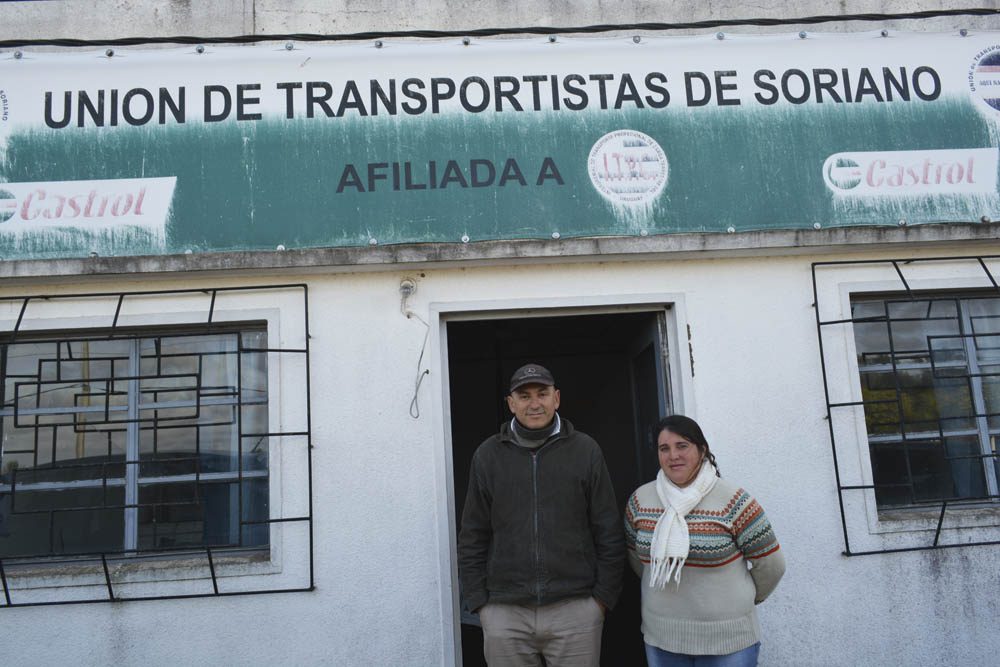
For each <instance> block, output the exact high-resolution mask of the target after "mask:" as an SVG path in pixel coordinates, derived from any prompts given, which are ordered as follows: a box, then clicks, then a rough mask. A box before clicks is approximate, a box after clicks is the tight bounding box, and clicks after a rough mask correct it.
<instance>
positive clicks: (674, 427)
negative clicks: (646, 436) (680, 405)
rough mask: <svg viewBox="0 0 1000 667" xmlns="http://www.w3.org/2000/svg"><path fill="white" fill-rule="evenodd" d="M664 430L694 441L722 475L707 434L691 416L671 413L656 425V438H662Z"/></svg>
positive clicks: (700, 451)
mask: <svg viewBox="0 0 1000 667" xmlns="http://www.w3.org/2000/svg"><path fill="white" fill-rule="evenodd" d="M664 431H670V432H671V433H674V434H676V435H679V436H681V437H682V438H684V439H685V440H687V441H688V442H691V443H694V445H695V446H696V447H697V448H698V452H699V453H701V455H702V456H703V457H704V458H706V459H708V462H709V463H711V464H712V466H713V467H714V468H715V474H716V475H717V476H719V477H722V475H721V474H720V473H719V464H718V463H716V462H715V454H713V453H712V450H711V449H709V448H708V440H706V439H705V434H704V433H702V432H701V427H700V426H698V422H696V421H695V420H693V419H691V418H690V417H685V416H684V415H670V416H669V417H667V418H665V419H662V420H661V421H660V423H659V424H658V425H657V427H656V439H657V440H659V439H660V434H661V433H663V432H664Z"/></svg>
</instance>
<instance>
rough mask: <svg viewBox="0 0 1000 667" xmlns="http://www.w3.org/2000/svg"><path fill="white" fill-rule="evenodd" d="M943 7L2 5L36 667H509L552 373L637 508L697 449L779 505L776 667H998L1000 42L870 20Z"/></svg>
mask: <svg viewBox="0 0 1000 667" xmlns="http://www.w3.org/2000/svg"><path fill="white" fill-rule="evenodd" d="M926 4H927V3H924V4H921V5H920V7H919V8H914V6H913V5H914V3H904V2H899V3H891V2H884V3H864V2H859V3H846V6H845V8H844V11H845V12H846V13H845V17H847V18H845V20H842V21H835V22H826V23H823V24H821V25H817V26H813V25H807V24H804V23H802V24H798V23H794V24H793V23H789V24H786V25H779V26H757V25H752V24H749V23H747V24H744V25H737V26H731V27H730V26H718V25H711V26H709V25H705V26H703V27H692V28H687V29H685V30H683V31H674V30H666V29H665V30H652V29H645V30H643V29H639V28H626V29H622V30H618V31H607V32H601V33H598V34H588V35H584V34H579V33H576V34H567V33H563V32H560V31H558V30H552V31H551V35H552V37H551V38H550V37H549V35H548V34H544V30H543V29H544V28H545V27H547V26H549V27H551V26H585V25H597V24H614V25H618V26H622V25H623V24H626V23H628V24H631V23H648V22H651V21H664V22H666V21H668V20H669V21H670V22H672V23H680V22H682V21H684V22H687V21H698V20H703V19H704V20H718V19H745V18H774V19H790V18H796V17H803V16H812V15H819V14H825V13H828V9H827V5H825V4H824V3H815V2H810V3H795V4H794V5H793V4H792V3H775V5H774V7H769V8H766V10H761V9H759V8H753V9H748V8H745V7H743V6H742V5H740V4H739V3H729V4H727V5H726V6H724V7H721V8H716V6H715V5H713V8H712V9H704V10H703V9H702V8H701V7H699V6H698V5H697V3H688V4H683V5H680V6H678V7H676V8H675V10H674V9H672V10H671V13H670V15H669V17H665V16H664V14H663V13H662V10H660V9H659V8H658V7H659V6H658V5H656V6H653V5H650V4H647V3H640V2H634V3H625V4H624V5H623V6H620V7H619V6H616V7H614V8H605V7H604V6H603V5H600V6H599V5H597V4H595V5H594V6H588V7H586V8H577V7H573V6H571V5H569V4H564V3H541V4H539V3H515V4H514V5H513V6H512V7H507V6H505V5H502V4H501V3H492V4H488V5H484V6H480V7H479V8H478V9H477V10H476V11H475V13H465V12H466V10H464V9H463V8H462V7H460V5H461V3H450V2H441V3H434V4H432V5H428V6H419V7H418V6H417V5H413V4H412V3H407V6H406V7H398V6H395V5H392V6H390V5H389V3H386V4H385V6H381V7H378V6H376V7H374V8H373V7H372V6H371V5H365V7H364V8H363V9H362V8H360V7H356V6H354V3H351V2H345V3H340V5H338V6H336V7H333V8H331V7H329V6H328V5H327V4H326V3H313V2H297V3H269V2H222V3H155V2H146V3H117V5H118V6H115V7H113V8H111V9H109V8H108V7H106V6H105V5H106V3H98V2H92V3H66V2H14V3H3V4H0V93H2V94H3V101H4V108H3V113H4V116H3V122H2V123H0V247H2V248H3V251H2V252H0V254H3V255H4V258H3V260H4V261H2V262H0V276H2V278H3V281H2V282H0V332H3V334H2V335H3V338H2V339H0V344H2V347H3V352H2V354H3V358H2V367H0V373H2V374H3V376H4V384H3V396H2V398H3V401H2V406H0V419H2V432H3V441H2V457H3V458H2V468H0V575H2V582H3V586H2V588H3V597H0V614H2V627H3V633H2V634H3V638H4V641H3V647H4V648H3V654H4V656H5V659H6V660H8V661H9V662H10V663H11V664H14V663H15V661H16V664H21V665H35V664H38V665H42V664H51V663H54V662H56V661H63V660H67V659H69V660H74V661H76V662H78V663H81V664H87V665H98V664H109V663H113V662H114V663H122V664H133V663H140V662H145V663H149V664H173V663H176V662H179V661H184V662H188V663H192V664H268V663H271V664H275V663H279V664H313V663H318V664H331V665H368V664H380V665H381V664H387V665H394V664H414V665H451V664H459V663H462V662H464V664H479V663H478V662H477V661H478V660H479V659H480V657H481V656H479V653H478V651H479V648H478V646H477V644H476V642H477V638H476V629H475V627H474V625H468V624H464V623H463V618H464V619H465V620H469V617H468V616H467V615H466V616H465V617H463V613H462V605H461V599H460V591H459V589H458V583H457V566H456V559H455V538H456V534H457V531H458V529H459V520H458V516H459V515H460V509H461V506H462V503H463V494H464V489H465V486H466V484H467V473H468V464H469V461H470V458H471V455H472V452H473V451H474V449H475V447H476V445H477V444H478V443H479V442H480V441H481V440H482V439H484V438H485V437H487V436H488V435H489V434H491V433H492V432H493V431H494V429H495V428H496V427H497V425H498V424H499V423H500V421H501V420H502V419H503V418H504V416H505V407H504V405H503V403H502V397H503V394H504V390H505V387H506V382H507V379H508V378H509V376H510V373H511V372H512V371H513V370H514V369H515V368H516V367H518V366H519V365H521V364H522V363H525V362H527V361H531V360H535V361H539V362H540V363H544V364H545V365H547V366H548V367H550V368H551V369H552V370H553V372H554V374H555V376H556V379H557V381H558V382H559V385H560V388H561V391H562V402H563V405H562V407H561V411H560V412H561V414H562V415H563V416H564V417H565V418H567V419H570V420H571V421H572V422H573V423H574V424H575V425H576V427H577V428H579V429H580V430H583V431H585V432H587V433H590V434H592V435H594V436H595V438H596V439H597V440H598V441H599V442H600V443H601V445H602V448H603V449H604V452H605V457H606V459H607V461H608V465H609V469H610V471H611V474H612V478H613V481H614V483H615V487H616V494H617V496H618V500H619V503H620V504H622V505H624V501H625V499H626V498H627V497H628V495H629V494H630V493H631V492H632V491H633V490H634V488H635V487H637V486H638V485H639V484H640V483H643V482H645V481H648V480H649V479H651V478H652V475H653V474H654V473H655V470H656V456H655V451H654V448H653V445H652V442H651V440H650V437H651V436H650V432H651V428H652V425H653V424H655V422H656V421H657V420H658V419H659V418H660V417H661V416H665V415H666V414H670V413H681V414H687V415H689V416H691V417H693V418H695V419H696V420H697V421H698V422H699V423H700V424H701V425H702V427H703V429H704V430H705V433H706V436H707V438H708V440H709V442H710V443H711V446H712V449H713V451H714V453H715V455H716V457H717V459H718V462H719V465H720V468H721V472H722V474H723V476H724V477H726V478H731V479H732V480H734V481H735V482H736V483H738V484H739V485H742V486H744V487H745V488H746V489H747V490H749V491H750V492H751V493H752V494H753V495H754V496H756V498H757V499H758V500H759V501H760V503H761V504H762V506H763V507H764V508H765V510H766V511H767V514H768V516H769V518H770V519H771V522H772V524H773V525H774V527H775V531H776V533H777V536H778V540H779V542H780V544H781V548H782V549H783V550H784V551H785V557H786V559H787V561H788V570H787V573H786V575H785V577H784V579H783V580H782V582H781V584H780V585H779V587H778V589H777V590H776V591H775V593H774V594H773V595H772V597H771V598H770V599H769V600H768V601H767V602H766V603H765V604H763V605H762V606H760V608H759V610H758V611H759V615H760V621H761V628H762V637H763V638H762V651H761V663H762V664H765V665H840V664H857V665H885V664H893V665H896V664H898V665H928V664H949V665H951V664H969V665H976V664H991V663H992V662H994V661H995V658H994V656H995V655H996V653H997V650H998V649H1000V640H998V639H997V638H996V633H995V625H996V624H995V618H996V613H997V612H996V608H997V604H996V602H995V599H994V597H995V591H996V590H997V584H998V583H1000V582H998V570H997V567H996V565H995V561H996V557H997V554H998V553H1000V505H998V502H1000V491H998V481H1000V480H998V477H1000V469H998V464H997V458H996V455H997V448H996V443H997V439H998V437H1000V381H998V377H1000V355H998V352H997V350H1000V287H998V283H1000V234H998V226H997V223H995V222H993V220H997V219H1000V188H998V167H997V150H998V145H1000V144H998V141H1000V131H998V123H1000V112H998V111H997V109H998V108H1000V107H997V106H996V99H997V98H1000V95H997V96H994V95H993V92H992V91H993V85H994V84H993V83H992V78H991V77H992V76H994V75H993V74H992V72H993V71H994V69H993V68H994V67H997V69H998V70H1000V63H998V64H997V65H994V64H993V62H992V60H991V54H994V52H996V53H1000V15H996V14H994V15H957V16H955V15H946V14H939V15H937V16H934V17H930V18H920V19H917V18H909V19H901V18H891V17H889V18H886V19H885V20H882V21H877V22H874V23H873V22H867V21H866V22H859V21H853V20H850V19H849V17H850V15H853V14H862V13H886V14H891V13H896V14H902V13H905V12H909V11H915V9H921V10H924V9H931V10H949V9H952V8H960V6H959V5H956V4H953V3H930V5H932V6H925V5H926ZM987 4H991V5H996V4H997V3H987ZM341 5H342V6H341ZM762 12H763V13H762ZM81 14H88V15H89V17H90V18H91V19H92V21H90V22H87V23H86V24H80V21H79V17H80V16H81ZM121 25H127V26H129V27H128V29H127V31H126V32H125V33H123V32H122V30H123V29H122V28H121V27H119V26H121ZM510 26H516V27H522V28H528V29H538V30H539V31H540V32H541V33H542V34H525V33H521V34H515V35H513V36H511V35H503V36H499V35H493V36H490V35H473V36H472V37H470V38H468V40H467V42H464V41H463V37H462V36H461V35H460V34H459V32H460V31H461V30H468V31H469V32H470V33H471V32H473V31H475V30H477V29H488V28H503V27H510ZM416 29H427V30H437V31H445V32H447V31H455V34H453V35H452V34H444V35H438V36H435V37H433V38H422V37H418V36H394V35H391V34H388V35H387V34H382V33H386V32H391V31H400V30H416ZM380 31H381V32H380ZM960 31H961V32H960ZM369 32H371V33H375V32H380V34H379V35H375V34H372V35H365V36H364V37H363V38H362V37H358V38H356V39H347V40H343V43H341V42H340V41H337V42H335V43H332V42H333V40H321V41H309V40H308V39H306V40H302V39H299V40H297V39H295V38H294V37H292V36H291V35H292V34H293V33H322V34H328V35H332V34H339V35H348V34H354V33H369ZM173 35H195V36H198V37H201V38H204V39H203V41H201V42H198V41H191V42H190V43H188V42H181V43H170V44H166V45H156V44H148V43H146V44H141V45H134V46H132V45H121V44H103V43H100V44H98V43H97V42H100V41H101V40H104V39H105V38H114V37H135V36H138V37H150V38H155V37H166V36H173ZM239 35H268V36H280V37H279V38H277V39H269V40H266V41H262V42H259V43H253V44H248V45H242V46H237V45H235V43H234V42H235V40H232V41H230V42H227V43H219V44H216V43H213V41H212V40H211V39H209V38H213V37H233V36H239ZM61 37H73V38H78V39H82V40H93V43H90V44H87V45H81V46H66V45H59V44H32V43H29V40H42V41H46V40H50V39H52V38H61ZM3 40H10V42H9V43H8V42H5V41H3ZM17 40H20V41H21V42H23V43H19V44H17V43H14V42H16V41H17ZM123 61H124V62H123ZM574 76H577V77H579V80H578V79H575V78H573V77H574ZM348 81H349V82H351V84H348V83H346V82H348ZM408 81H409V82H410V83H409V84H408V83H407V82H408ZM996 85H997V86H1000V83H997V84H996ZM352 86H353V88H352ZM25 100H26V101H25ZM438 105H439V106H438ZM574 107H576V108H574ZM615 160H618V162H617V163H616V162H615ZM609 161H610V162H609ZM453 164H454V166H453ZM609 165H610V166H609ZM623 165H624V166H623ZM604 643H605V664H609V665H610V664H644V663H642V662H641V660H642V658H641V657H640V656H641V635H640V633H639V630H638V582H637V581H636V580H635V578H634V577H632V576H631V574H630V573H626V588H625V592H624V594H623V598H622V602H621V603H620V604H619V606H618V608H616V609H615V610H613V611H612V612H611V613H610V614H609V617H608V623H607V627H606V633H605V639H604ZM463 653H464V655H463Z"/></svg>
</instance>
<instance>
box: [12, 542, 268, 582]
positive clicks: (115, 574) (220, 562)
mask: <svg viewBox="0 0 1000 667" xmlns="http://www.w3.org/2000/svg"><path fill="white" fill-rule="evenodd" d="M107 567H108V577H110V579H111V583H112V585H113V586H119V585H126V584H150V583H154V584H155V583H157V582H171V581H190V580H211V579H212V567H214V569H215V577H216V578H217V579H218V578H229V577H240V576H254V575H257V576H259V575H269V574H277V573H279V572H280V571H281V570H280V567H279V566H278V564H277V561H275V560H272V558H271V554H270V552H269V550H267V549H257V550H239V551H220V552H218V553H215V552H213V554H212V567H210V566H209V562H208V557H207V556H206V554H205V552H204V551H200V552H179V553H170V554H162V553H161V554H155V555H153V554H148V555H139V556H113V557H112V556H109V557H108V558H107ZM4 574H5V576H6V579H7V586H8V588H9V589H10V590H12V591H16V590H23V591H27V590H34V589H43V588H67V587H77V586H84V587H89V586H106V585H107V579H106V577H105V573H104V566H103V564H102V562H101V560H100V558H97V559H94V558H81V559H79V560H68V559H61V560H56V559H53V560H43V559H32V560H22V561H18V560H17V559H11V560H9V561H5V562H4Z"/></svg>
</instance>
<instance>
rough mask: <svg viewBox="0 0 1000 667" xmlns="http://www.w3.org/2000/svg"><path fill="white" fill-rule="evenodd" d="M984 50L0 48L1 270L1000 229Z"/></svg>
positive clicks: (760, 43) (870, 42) (836, 46)
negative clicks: (493, 242) (687, 235)
mask: <svg viewBox="0 0 1000 667" xmlns="http://www.w3.org/2000/svg"><path fill="white" fill-rule="evenodd" d="M998 91H1000V34H984V35H970V36H967V37H961V36H959V35H957V34H956V35H918V34H901V35H898V36H893V37H889V38H884V37H882V36H881V35H880V34H878V33H872V34H868V33H866V34H855V35H810V36H808V38H807V39H800V38H799V37H798V36H797V35H774V36H764V37H761V36H754V37H736V38H729V37H727V38H726V39H725V40H721V41H720V40H717V39H715V38H714V36H711V37H709V36H702V37H683V38H663V39H643V40H641V41H640V42H639V43H635V42H634V41H632V40H631V39H629V40H621V39H579V40H562V39H561V40H558V41H557V42H555V43H550V42H548V41H547V40H497V41H495V42H486V43H480V42H475V41H474V42H472V44H470V45H468V46H465V45H463V44H461V43H460V42H454V43H451V42H447V43H446V42H435V43H400V44H392V43H387V44H386V45H385V46H384V47H383V48H375V47H374V46H373V45H367V44H366V45H346V46H345V45H334V46H329V45H323V46H314V45H302V46H297V47H296V48H294V49H292V50H286V49H284V48H276V47H274V46H255V47H219V48H208V49H207V50H206V51H205V52H204V53H200V54H199V53H197V52H195V51H194V50H193V49H192V50H170V51H141V52H135V53H121V52H119V53H116V54H115V55H113V56H110V57H108V56H106V55H104V54H95V53H86V54H69V55H67V54H31V53H25V54H24V56H23V57H21V58H15V57H13V54H12V53H10V52H7V53H2V54H0V105H2V106H0V256H3V257H4V258H6V259H15V258H37V257H72V256H84V255H87V254H88V253H90V252H97V253H99V254H100V255H102V256H107V255H134V254H159V253H172V252H184V251H186V250H191V251H193V252H214V251H235V250H254V249H274V248H276V247H277V246H279V245H282V246H284V247H287V248H304V247H326V246H350V245H363V244H369V243H379V244H386V243H410V242H454V243H461V242H463V241H473V242H474V241H479V240H487V239H514V238H551V237H552V236H553V235H554V234H558V235H559V236H560V237H576V236H605V235H640V234H649V235H652V234H667V233H677V232H719V233H725V232H727V231H730V230H734V231H746V230H764V229H811V228H813V227H814V226H815V225H819V226H821V227H830V226H845V225H896V224H898V223H899V221H900V220H905V221H906V223H907V224H919V223H926V222H968V221H973V220H979V219H980V218H981V217H982V216H989V217H990V218H993V219H996V218H998V217H1000V195H998V186H997V182H998V181H997V179H998V175H997V141H998V139H997V137H998V132H997V122H998V120H1000V111H998V109H1000V101H998V99H1000V92H998Z"/></svg>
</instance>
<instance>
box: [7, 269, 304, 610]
mask: <svg viewBox="0 0 1000 667" xmlns="http://www.w3.org/2000/svg"><path fill="white" fill-rule="evenodd" d="M268 290H281V291H284V292H289V291H292V292H293V293H294V292H295V291H298V292H300V293H301V301H300V302H299V301H298V300H297V299H295V301H296V305H297V307H299V304H300V307H301V314H302V324H301V331H300V332H299V333H300V335H301V340H302V342H303V345H302V347H285V348H282V347H279V346H274V345H269V342H268V336H267V329H266V324H265V323H261V322H254V321H249V322H238V323H233V322H218V321H215V315H216V306H217V301H218V300H220V299H225V298H226V296H227V295H230V296H232V295H239V296H244V297H245V296H246V295H247V294H249V293H251V292H262V291H263V292H266V291H268ZM141 297H147V298H159V297H175V298H182V299H195V300H196V301H198V302H201V303H202V304H203V306H202V307H205V308H206V312H205V313H204V316H203V317H197V318H192V316H191V314H190V311H189V310H184V312H183V314H181V315H180V316H178V319H181V320H187V321H179V322H176V323H173V322H171V323H168V324H157V325H156V326H150V327H141V328H136V327H129V328H125V327H122V326H120V315H121V312H122V309H123V305H127V304H128V303H129V302H131V301H133V300H138V299H140V298H141ZM95 299H103V300H104V301H105V302H108V299H111V301H110V302H111V303H112V304H114V305H115V308H114V315H113V318H111V319H110V321H109V323H108V326H107V327H104V328H97V329H87V330H84V331H82V332H81V331H72V332H66V331H56V332H50V331H25V330H24V329H23V328H22V322H23V321H24V318H25V314H26V311H27V310H28V307H29V305H30V304H31V303H32V302H35V303H39V302H42V303H48V304H51V303H52V302H56V301H58V302H60V305H62V303H66V304H67V305H70V304H73V303H74V302H75V303H76V304H77V305H79V306H84V305H85V306H86V309H83V310H82V312H89V310H90V309H92V307H93V304H94V300H95ZM4 301H7V302H12V301H13V302H15V303H17V302H19V303H20V307H19V314H18V317H17V321H16V323H15V324H14V326H13V328H12V329H10V330H9V331H7V332H5V333H0V336H2V338H0V377H2V384H0V433H2V440H0V584H2V588H3V594H4V597H3V603H4V604H3V605H2V606H8V607H15V606H28V605H34V604H60V603H69V602H98V601H110V600H116V599H162V598H172V597H198V596H210V595H229V594H247V593H271V592H290V591H302V590H311V589H312V587H313V560H312V501H311V498H312V480H311V477H312V475H311V454H310V442H311V435H310V427H309V424H310V423H311V416H310V412H309V407H308V406H309V377H308V375H309V370H308V368H309V364H308V354H309V345H308V340H309V333H308V301H307V288H306V286H305V285H274V286H268V287H263V288H217V289H205V290H158V291H150V292H130V293H114V294H81V295H72V296H67V295H54V296H32V297H16V298H9V299H0V306H2V305H3V303H4ZM70 310H72V309H70ZM160 319H162V317H161V318H160ZM191 319H196V320H197V321H195V322H192V321H190V320H191ZM282 357H297V358H299V360H304V362H305V363H303V364H301V369H302V372H303V373H304V375H303V376H302V377H299V378H295V379H296V380H298V381H299V383H298V384H299V386H302V387H304V403H305V428H304V429H302V430H293V431H280V430H276V429H274V428H273V427H272V425H271V424H269V417H268V414H269V396H268V387H269V386H270V384H271V382H272V381H273V378H272V377H271V375H272V374H273V373H274V369H272V368H271V364H270V363H269V359H273V360H276V365H280V364H281V361H280V358H282ZM290 442H291V444H289V443H290ZM278 443H281V444H280V445H278ZM275 446H281V447H289V446H290V447H293V448H296V449H298V453H299V454H300V456H299V457H298V459H299V460H300V461H302V462H303V463H304V465H303V468H304V471H303V472H305V476H306V478H307V488H306V493H307V496H306V499H305V500H306V502H304V503H303V502H302V499H301V498H300V499H298V500H299V502H296V503H293V504H294V505H296V506H297V507H302V508H303V509H305V510H306V511H305V513H304V514H301V515H290V516H279V515H278V512H276V511H274V509H273V507H272V503H271V502H270V500H271V499H270V490H271V488H272V484H271V481H272V480H271V475H272V473H273V471H272V470H270V469H269V468H270V466H269V461H271V460H278V459H280V458H281V455H280V453H279V452H277V451H269V450H270V449H271V448H272V447H275ZM278 525H287V526H291V525H298V526H302V527H304V529H305V533H306V535H307V540H305V541H301V540H300V548H299V549H297V550H296V551H297V553H294V554H285V555H284V556H283V558H284V559H285V560H286V562H292V561H295V560H299V561H300V562H301V561H305V560H306V559H308V582H306V581H304V580H298V581H296V582H295V583H294V584H293V585H291V586H289V585H288V582H287V580H286V579H281V581H280V585H276V586H275V587H274V588H271V587H270V586H268V587H264V588H257V589H253V590H249V589H246V588H245V587H244V586H234V587H233V590H230V591H227V590H226V582H227V580H226V579H225V578H224V577H223V576H222V575H221V573H220V569H225V568H227V567H228V568H230V572H229V574H232V571H238V568H239V567H240V566H241V565H242V566H245V565H246V564H247V563H255V562H256V563H258V564H259V563H261V562H269V559H270V554H271V549H272V548H273V547H275V546H276V545H274V544H271V539H272V535H274V534H278V535H280V533H275V532H274V527H275V526H278ZM220 559H221V561H220ZM220 562H221V563H222V567H221V568H220ZM171 564H174V565H182V566H183V567H184V568H185V569H186V570H187V571H190V570H191V569H192V568H194V569H197V568H198V567H199V566H203V568H204V571H203V573H202V576H201V579H203V580H204V581H205V583H204V584H203V585H202V587H201V590H200V591H197V590H196V591H195V592H190V589H185V592H183V593H176V592H170V591H171V590H173V589H171V588H170V587H169V586H167V587H161V589H160V590H159V591H157V589H156V584H157V583H158V575H159V574H165V575H166V578H167V579H169V578H170V577H169V570H170V565H171ZM234 564H235V565H236V567H237V570H233V566H234ZM165 566H166V567H165ZM88 569H89V570H90V571H96V572H98V573H102V574H103V589H104V593H103V594H101V595H99V596H91V597H83V598H81V597H79V595H78V594H73V595H68V597H67V599H61V598H60V595H59V588H58V587H55V588H54V589H53V591H48V592H47V593H46V594H45V595H43V596H38V595H33V594H32V593H31V591H27V592H26V591H24V590H21V589H18V587H17V586H11V585H9V581H8V578H9V576H10V577H15V578H16V576H17V575H21V576H23V575H24V573H25V572H28V573H29V576H31V575H32V574H35V575H37V574H38V573H40V572H45V573H46V574H47V575H50V576H51V574H52V573H53V572H54V573H56V574H57V575H62V576H65V575H66V573H69V575H70V576H73V574H74V573H76V574H77V575H79V574H80V573H86V572H87V571H88ZM137 573H138V575H137ZM137 576H138V578H139V579H140V580H141V581H142V582H143V583H144V584H146V588H144V589H142V591H141V592H140V593H139V594H131V595H130V594H128V593H126V594H125V595H122V591H123V590H124V589H125V588H127V586H125V585H124V584H127V583H128V582H130V581H134V580H135V579H136V577H137ZM264 581H272V582H274V583H275V584H279V582H278V580H276V579H274V578H273V577H270V578H269V577H266V576H265V577H264ZM150 585H151V586H152V588H150ZM175 588H176V587H175ZM63 590H64V591H67V592H68V591H69V590H70V589H68V588H64V589H63ZM19 598H20V599H19Z"/></svg>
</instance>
